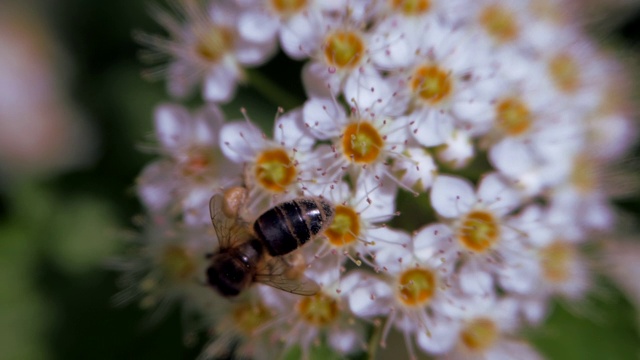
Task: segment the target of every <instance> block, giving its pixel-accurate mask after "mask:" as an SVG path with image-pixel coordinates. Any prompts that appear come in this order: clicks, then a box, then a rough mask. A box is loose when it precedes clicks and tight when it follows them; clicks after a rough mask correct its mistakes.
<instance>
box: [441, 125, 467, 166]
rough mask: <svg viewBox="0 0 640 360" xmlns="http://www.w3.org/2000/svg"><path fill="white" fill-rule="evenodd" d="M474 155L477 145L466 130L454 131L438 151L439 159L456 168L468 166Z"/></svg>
mask: <svg viewBox="0 0 640 360" xmlns="http://www.w3.org/2000/svg"><path fill="white" fill-rule="evenodd" d="M474 155H475V146H474V145H473V143H472V142H471V138H470V137H469V134H467V133H466V132H464V131H454V132H453V133H452V134H451V137H450V138H449V139H447V140H446V142H445V144H444V146H443V147H442V148H441V149H440V150H439V151H438V159H440V161H442V162H443V163H445V164H448V165H449V166H451V167H453V168H454V169H461V168H463V167H466V166H467V164H468V163H469V161H471V159H473V156H474Z"/></svg>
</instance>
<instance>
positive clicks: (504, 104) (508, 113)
mask: <svg viewBox="0 0 640 360" xmlns="http://www.w3.org/2000/svg"><path fill="white" fill-rule="evenodd" d="M531 123H532V115H531V112H530V111H529V107H528V106H527V104H525V103H524V102H523V101H522V100H520V99H518V98H515V97H509V98H506V99H502V100H500V101H499V102H498V103H497V104H496V124H497V126H498V128H500V129H501V130H502V131H503V132H504V133H505V134H507V135H509V136H517V135H520V134H523V133H524V132H526V131H527V130H529V128H530V127H531Z"/></svg>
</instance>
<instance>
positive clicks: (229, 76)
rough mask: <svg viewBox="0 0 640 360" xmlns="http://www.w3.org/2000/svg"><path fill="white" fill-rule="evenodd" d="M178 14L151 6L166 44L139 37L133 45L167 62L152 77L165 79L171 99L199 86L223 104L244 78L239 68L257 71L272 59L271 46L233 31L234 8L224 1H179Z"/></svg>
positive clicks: (235, 28)
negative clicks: (141, 47)
mask: <svg viewBox="0 0 640 360" xmlns="http://www.w3.org/2000/svg"><path fill="white" fill-rule="evenodd" d="M173 9H174V10H175V11H176V12H177V14H170V13H169V12H167V11H165V10H163V9H161V8H159V7H155V8H153V16H154V17H155V18H156V20H157V21H158V22H159V23H160V24H161V25H162V26H163V27H164V28H165V29H166V30H167V32H168V33H169V39H167V38H164V37H160V36H156V35H149V34H138V36H137V38H138V41H139V42H141V43H142V44H144V45H146V46H148V47H149V50H148V52H147V54H146V55H145V56H146V57H148V58H149V59H151V60H154V61H157V60H158V59H166V61H167V63H166V64H163V65H159V66H158V67H157V68H155V69H151V70H150V71H149V74H150V75H151V76H161V75H164V76H166V77H167V87H168V91H169V93H170V94H171V95H173V96H176V97H184V96H187V95H188V94H189V93H190V92H191V90H192V89H193V87H194V86H195V85H197V84H202V86H203V89H202V92H203V97H204V98H205V99H206V100H209V101H215V102H227V101H229V100H231V98H232V97H233V94H234V93H235V89H236V85H237V83H238V82H239V81H242V80H243V79H244V72H243V66H256V65H259V64H261V63H263V62H264V61H266V59H267V58H268V57H269V56H271V54H272V53H273V52H274V50H275V43H269V42H256V41H253V39H249V38H246V37H242V36H241V34H240V33H239V29H238V9H237V8H236V7H235V6H233V5H232V4H230V3H229V2H226V1H216V2H208V3H207V5H206V6H204V5H203V4H201V3H200V2H198V1H192V0H180V1H178V2H177V3H176V5H175V6H174V7H173Z"/></svg>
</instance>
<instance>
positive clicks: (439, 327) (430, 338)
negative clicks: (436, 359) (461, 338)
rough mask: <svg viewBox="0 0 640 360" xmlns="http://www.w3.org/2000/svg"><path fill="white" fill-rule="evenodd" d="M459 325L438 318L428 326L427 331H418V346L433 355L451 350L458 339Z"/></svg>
mask: <svg viewBox="0 0 640 360" xmlns="http://www.w3.org/2000/svg"><path fill="white" fill-rule="evenodd" d="M459 327H460V326H459V325H458V324H457V323H455V322H453V321H450V320H445V319H442V320H439V321H436V322H434V323H433V325H432V326H429V333H428V334H427V332H425V331H418V332H417V335H416V342H417V343H418V346H419V347H420V348H421V349H422V350H424V351H426V352H428V353H430V354H433V355H439V354H444V353H446V352H448V351H449V350H451V348H453V346H454V345H455V344H456V341H457V340H458V332H459V331H458V329H459Z"/></svg>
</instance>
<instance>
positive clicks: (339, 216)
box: [324, 205, 360, 247]
mask: <svg viewBox="0 0 640 360" xmlns="http://www.w3.org/2000/svg"><path fill="white" fill-rule="evenodd" d="M359 234H360V216H359V215H358V213H356V211H355V210H353V208H351V207H348V206H344V205H338V206H336V210H335V215H334V217H333V222H332V223H331V225H330V226H329V228H328V229H327V230H326V231H325V232H324V235H325V236H326V237H327V239H329V242H330V243H331V245H333V246H337V247H342V246H347V245H349V244H351V243H352V242H354V241H355V240H356V239H358V235H359Z"/></svg>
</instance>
